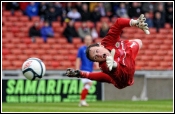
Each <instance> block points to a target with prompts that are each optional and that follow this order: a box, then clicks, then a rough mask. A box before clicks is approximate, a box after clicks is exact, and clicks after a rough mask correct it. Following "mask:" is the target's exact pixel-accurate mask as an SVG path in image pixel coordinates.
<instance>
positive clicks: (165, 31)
mask: <svg viewBox="0 0 175 114" xmlns="http://www.w3.org/2000/svg"><path fill="white" fill-rule="evenodd" d="M168 33H169V30H168V29H165V28H160V29H159V34H168Z"/></svg>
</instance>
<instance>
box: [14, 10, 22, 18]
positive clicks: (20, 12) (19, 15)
mask: <svg viewBox="0 0 175 114" xmlns="http://www.w3.org/2000/svg"><path fill="white" fill-rule="evenodd" d="M14 16H17V17H21V16H23V13H22V11H15V12H14Z"/></svg>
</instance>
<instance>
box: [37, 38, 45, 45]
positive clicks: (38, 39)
mask: <svg viewBox="0 0 175 114" xmlns="http://www.w3.org/2000/svg"><path fill="white" fill-rule="evenodd" d="M35 43H37V44H38V45H43V44H44V40H43V38H41V37H35Z"/></svg>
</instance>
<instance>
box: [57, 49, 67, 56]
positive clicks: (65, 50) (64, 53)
mask: <svg viewBox="0 0 175 114" xmlns="http://www.w3.org/2000/svg"><path fill="white" fill-rule="evenodd" d="M57 53H58V54H60V55H65V56H66V55H68V54H69V50H67V49H61V50H58V51H57Z"/></svg>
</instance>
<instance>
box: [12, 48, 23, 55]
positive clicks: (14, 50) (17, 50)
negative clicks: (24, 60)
mask: <svg viewBox="0 0 175 114" xmlns="http://www.w3.org/2000/svg"><path fill="white" fill-rule="evenodd" d="M10 51H11V54H13V55H14V56H18V55H19V54H22V51H23V50H21V49H17V48H16V49H13V50H10ZM13 55H12V56H13Z"/></svg>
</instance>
